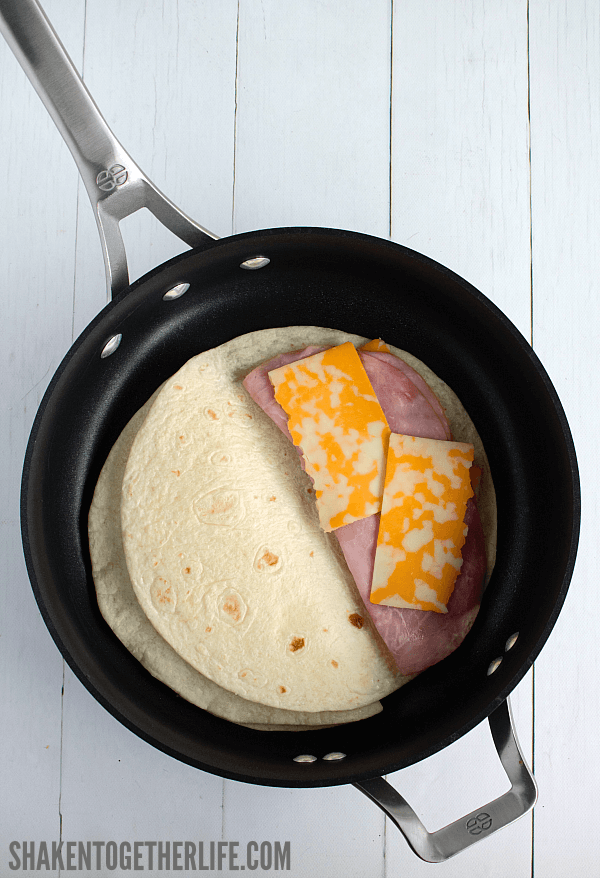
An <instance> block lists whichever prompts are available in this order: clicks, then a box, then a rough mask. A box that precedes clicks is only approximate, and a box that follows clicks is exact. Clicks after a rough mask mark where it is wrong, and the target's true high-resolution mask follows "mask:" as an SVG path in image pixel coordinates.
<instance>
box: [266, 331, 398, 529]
mask: <svg viewBox="0 0 600 878" xmlns="http://www.w3.org/2000/svg"><path fill="white" fill-rule="evenodd" d="M269 379H270V380H271V383H272V384H273V387H274V389H275V399H276V400H277V402H278V403H279V404H280V405H281V407H282V408H283V409H284V411H285V412H286V414H287V415H288V428H289V431H290V433H291V435H292V439H293V442H294V444H295V445H299V446H300V447H301V448H302V453H303V456H304V460H305V466H306V472H307V473H308V474H309V476H311V478H312V479H313V482H314V486H315V497H316V503H317V509H318V512H319V519H320V521H321V526H322V527H323V529H324V530H325V531H332V530H334V529H335V528H338V527H342V525H345V524H349V523H350V522H352V521H357V520H358V519H361V518H366V517H367V516H369V515H373V514H375V513H376V512H379V510H380V509H381V497H382V494H383V483H384V474H385V458H386V453H387V443H388V437H389V435H390V429H389V426H388V423H387V421H386V418H385V415H384V413H383V410H382V408H381V406H380V404H379V402H378V400H377V396H376V395H375V391H374V390H373V387H372V386H371V382H370V381H369V378H368V375H367V373H366V371H365V368H364V366H363V364H362V362H361V360H360V357H359V356H358V353H357V352H356V348H355V347H354V345H353V344H352V343H351V342H346V343H345V344H342V345H337V346H336V347H333V348H329V349H328V350H326V351H321V352H320V353H318V354H313V355H312V356H310V357H305V358H304V359H302V360H296V362H294V363H289V364H288V365H286V366H281V367H279V368H278V369H274V370H273V371H271V372H269Z"/></svg>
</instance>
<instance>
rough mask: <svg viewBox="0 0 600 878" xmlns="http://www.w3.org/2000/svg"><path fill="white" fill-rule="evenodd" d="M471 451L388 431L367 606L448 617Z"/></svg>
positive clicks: (462, 536)
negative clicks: (382, 605)
mask: <svg viewBox="0 0 600 878" xmlns="http://www.w3.org/2000/svg"><path fill="white" fill-rule="evenodd" d="M473 452H474V449H473V446H472V445H468V444H466V443H463V442H445V441H442V440H439V439H421V438H416V437H414V436H401V435H398V434H396V433H392V435H391V436H390V441H389V450H388V455H387V464H386V474H385V485H384V490H383V501H382V508H381V521H380V525H379V534H378V537H377V549H376V552H375V565H374V569H373V582H372V585H371V596H370V600H371V602H372V603H374V604H385V605H387V606H391V607H409V608H412V609H420V610H433V611H434V612H436V613H446V612H447V611H448V609H447V608H448V600H449V599H450V595H451V594H452V591H453V589H454V583H455V581H456V577H457V576H458V574H459V572H460V568H461V566H462V554H461V550H462V547H463V545H464V542H465V538H466V535H467V530H468V528H467V527H466V525H465V523H464V518H465V513H466V509H467V501H468V499H469V498H470V497H472V496H473V489H472V487H471V479H470V473H469V470H470V467H471V464H472V462H473Z"/></svg>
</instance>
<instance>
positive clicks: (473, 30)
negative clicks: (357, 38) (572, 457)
mask: <svg viewBox="0 0 600 878" xmlns="http://www.w3.org/2000/svg"><path fill="white" fill-rule="evenodd" d="M528 150H529V143H528V114H527V4H526V2H525V0H521V2H518V3H512V2H509V0H499V2H496V3H493V4H490V3H485V2H484V0H463V2H461V3H442V4H439V3H436V4H427V5H425V6H424V5H423V4H422V3H419V2H417V0H409V2H403V3H402V4H395V6H394V79H393V121H392V155H393V162H392V237H393V238H394V240H395V241H398V242H399V243H401V244H405V245H406V246H408V247H412V248H413V249H414V250H417V251H418V252H420V253H424V254H425V255H427V256H431V257H432V258H433V259H436V260H437V261H439V262H441V263H442V264H443V265H446V266H447V267H448V268H451V269H452V270H453V271H456V272H457V273H458V274H459V275H461V276H462V277H464V278H465V279H466V280H468V281H470V283H472V284H474V286H475V287H477V288H478V289H479V290H481V292H483V293H484V294H485V295H486V296H488V297H489V298H490V299H492V301H493V302H494V303H495V304H496V305H498V307H499V308H501V310H503V311H504V312H505V313H506V314H507V315H508V317H509V318H510V319H511V320H512V321H513V322H514V323H515V325H516V326H517V327H518V329H520V331H521V332H522V333H523V334H524V335H525V337H526V338H529V337H530V245H529V186H528V180H529V167H528Z"/></svg>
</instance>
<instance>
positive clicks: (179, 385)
mask: <svg viewBox="0 0 600 878" xmlns="http://www.w3.org/2000/svg"><path fill="white" fill-rule="evenodd" d="M173 387H174V388H175V390H183V387H182V386H181V384H174V385H173Z"/></svg>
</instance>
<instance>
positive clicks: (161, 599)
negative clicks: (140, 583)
mask: <svg viewBox="0 0 600 878" xmlns="http://www.w3.org/2000/svg"><path fill="white" fill-rule="evenodd" d="M162 581H163V582H165V580H164V579H163V580H162ZM156 600H157V601H158V603H159V604H172V603H173V599H172V598H171V586H170V585H168V586H167V587H166V588H163V589H157V590H156Z"/></svg>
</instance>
